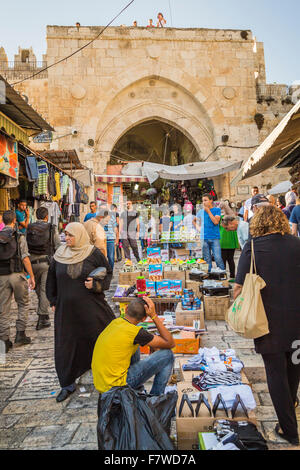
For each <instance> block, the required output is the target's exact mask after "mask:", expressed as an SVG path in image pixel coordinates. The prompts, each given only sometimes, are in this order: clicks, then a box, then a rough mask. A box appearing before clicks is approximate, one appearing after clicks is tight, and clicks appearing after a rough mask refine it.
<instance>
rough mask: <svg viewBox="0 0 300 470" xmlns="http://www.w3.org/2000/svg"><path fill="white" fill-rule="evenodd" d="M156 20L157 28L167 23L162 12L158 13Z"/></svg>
mask: <svg viewBox="0 0 300 470" xmlns="http://www.w3.org/2000/svg"><path fill="white" fill-rule="evenodd" d="M157 20H158V21H157V25H156V27H157V28H164V27H165V25H166V24H167V21H166V20H165V18H164V15H163V14H162V13H158V15H157Z"/></svg>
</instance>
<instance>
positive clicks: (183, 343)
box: [140, 338, 200, 355]
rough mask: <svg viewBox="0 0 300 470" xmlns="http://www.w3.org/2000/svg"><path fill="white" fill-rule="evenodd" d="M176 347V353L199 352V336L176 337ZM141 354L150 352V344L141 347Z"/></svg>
mask: <svg viewBox="0 0 300 470" xmlns="http://www.w3.org/2000/svg"><path fill="white" fill-rule="evenodd" d="M174 341H175V345H176V346H175V348H173V349H172V351H173V353H174V354H191V355H194V354H198V350H199V348H200V340H199V338H178V339H174ZM140 352H141V354H149V353H150V348H149V346H143V347H140Z"/></svg>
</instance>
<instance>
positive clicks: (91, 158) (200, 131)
mask: <svg viewBox="0 0 300 470" xmlns="http://www.w3.org/2000/svg"><path fill="white" fill-rule="evenodd" d="M100 31H101V27H80V28H79V30H78V29H77V28H76V27H67V26H48V27H47V45H48V48H47V56H46V60H47V63H48V65H50V64H53V63H54V62H57V61H59V60H60V59H62V58H64V57H66V56H67V55H70V54H72V53H73V52H74V51H75V50H77V49H78V48H79V47H82V46H84V45H85V44H86V43H87V42H89V41H91V40H92V39H93V38H95V37H96V36H97V35H98V34H99V32H100ZM265 77H266V74H265V61H264V49H263V44H262V43H259V42H256V40H255V38H254V37H253V35H252V33H251V31H239V30H213V29H173V28H164V29H156V28H153V29H147V28H128V27H111V28H108V29H107V30H106V31H105V32H104V34H103V35H102V36H101V38H99V39H97V40H95V41H94V42H93V43H92V44H91V45H89V46H88V47H86V48H85V49H83V50H82V51H81V52H79V53H78V54H76V55H74V56H73V57H71V58H70V59H68V60H67V61H63V62H62V63H60V64H59V65H56V66H55V67H52V68H50V69H49V70H48V80H35V81H33V80H32V81H28V82H24V84H22V86H21V87H20V89H21V91H22V92H24V93H25V94H27V95H28V96H29V97H30V102H31V103H34V104H36V106H37V108H38V109H40V110H41V111H42V112H43V113H45V114H44V115H46V117H47V118H48V120H49V121H50V122H51V124H52V125H53V126H54V127H55V130H56V136H57V137H61V136H64V135H66V134H71V132H72V129H76V130H77V131H78V134H77V135H76V137H74V136H73V135H68V136H67V137H63V138H59V139H57V140H55V141H54V142H53V143H52V144H51V147H52V148H57V149H66V148H75V149H76V150H77V152H78V155H79V158H80V159H81V161H82V162H83V163H84V164H85V165H87V166H88V167H90V168H93V169H94V172H95V173H103V172H104V171H105V168H106V162H107V160H108V157H109V155H110V152H111V151H112V149H113V147H114V145H115V144H116V142H117V141H118V140H119V138H120V137H121V136H122V135H124V134H125V133H126V132H127V131H128V130H129V129H131V128H132V127H134V126H135V125H137V124H139V123H142V122H144V121H147V120H150V119H153V118H155V119H160V120H162V121H164V122H167V123H168V124H171V125H172V126H174V127H176V128H178V129H179V130H180V131H182V132H183V134H184V135H185V136H186V137H188V138H189V139H190V140H191V142H192V143H193V145H194V146H195V148H196V149H197V151H198V153H199V155H200V157H201V158H203V159H205V158H206V157H207V156H208V155H209V154H211V153H212V152H213V150H214V149H215V148H216V147H217V146H220V145H223V141H222V136H224V135H226V136H229V139H228V142H227V145H228V147H220V148H219V149H218V150H217V151H216V152H214V153H213V154H212V156H211V157H210V159H218V158H226V159H233V160H235V159H246V158H248V156H249V155H250V154H251V153H252V152H253V151H254V148H247V147H255V146H257V145H259V144H260V143H261V142H262V141H263V139H264V138H265V137H266V136H267V135H268V134H269V132H270V131H271V130H272V129H273V128H274V127H275V126H276V124H277V123H278V122H279V121H280V119H281V118H282V117H283V116H284V115H285V114H286V112H288V110H289V109H290V107H291V105H288V104H282V103H281V102H279V103H275V102H273V101H272V102H270V103H266V102H264V101H261V102H260V103H258V102H257V97H258V86H259V87H263V86H264V85H266V81H265ZM47 83H48V85H47ZM260 89H262V88H260ZM257 113H261V114H263V115H264V117H265V122H264V126H263V128H262V129H261V130H259V129H258V127H257V125H256V123H255V120H254V117H255V115H256V114H257ZM89 139H92V140H93V141H94V142H95V144H94V146H93V147H91V146H90V145H89V144H88V140H89ZM229 146H233V147H235V146H239V147H243V148H240V149H235V148H231V147H229ZM269 174H270V176H269ZM269 174H268V175H267V176H266V177H265V176H262V177H257V178H255V181H256V183H257V181H259V184H260V183H261V184H262V183H263V181H266V180H268V179H269V177H270V178H271V181H270V182H271V183H272V182H273V180H274V179H275V182H277V180H280V179H286V173H285V172H284V171H283V170H280V171H279V170H278V171H277V170H275V171H273V170H272V171H271V172H269ZM233 176H234V175H233V174H231V175H227V176H224V177H222V178H221V177H220V178H217V179H216V183H217V186H218V187H219V191H218V192H219V194H220V196H222V197H231V198H233V199H241V194H237V190H236V189H235V188H230V185H229V181H230V179H231V178H232V177H233ZM264 178H266V179H264ZM268 183H269V181H268ZM251 184H252V180H251V181H250V180H247V181H246V182H244V183H241V186H242V190H241V192H242V193H243V191H244V192H245V195H246V189H245V187H246V186H248V185H251Z"/></svg>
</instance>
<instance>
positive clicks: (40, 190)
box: [33, 161, 49, 197]
mask: <svg viewBox="0 0 300 470" xmlns="http://www.w3.org/2000/svg"><path fill="white" fill-rule="evenodd" d="M37 166H38V172H39V176H38V180H37V181H36V183H35V184H34V188H33V196H34V197H36V196H42V195H45V194H48V177H49V171H48V166H47V163H45V162H44V161H39V162H37Z"/></svg>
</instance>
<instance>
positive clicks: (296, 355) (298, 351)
mask: <svg viewBox="0 0 300 470" xmlns="http://www.w3.org/2000/svg"><path fill="white" fill-rule="evenodd" d="M292 349H295V352H293V354H292V363H293V364H294V365H295V366H298V365H299V364H300V340H299V339H297V340H296V341H294V342H293V344H292Z"/></svg>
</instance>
